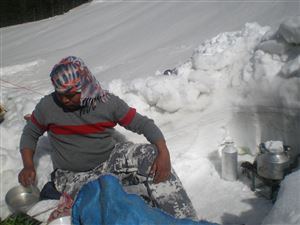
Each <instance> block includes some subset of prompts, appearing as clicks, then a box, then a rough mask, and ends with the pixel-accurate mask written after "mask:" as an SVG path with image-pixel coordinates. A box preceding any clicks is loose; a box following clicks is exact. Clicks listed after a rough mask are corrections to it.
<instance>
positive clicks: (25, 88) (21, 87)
mask: <svg viewBox="0 0 300 225" xmlns="http://www.w3.org/2000/svg"><path fill="white" fill-rule="evenodd" d="M0 80H1V81H2V82H4V83H7V84H10V85H13V86H15V87H17V88H16V89H24V90H27V91H30V92H33V93H36V94H39V95H41V96H44V95H43V94H42V93H40V92H38V91H35V90H32V89H29V88H27V87H24V86H20V85H18V84H14V83H11V82H9V81H6V80H3V79H2V78H0ZM1 87H5V86H1ZM5 88H9V87H5Z"/></svg>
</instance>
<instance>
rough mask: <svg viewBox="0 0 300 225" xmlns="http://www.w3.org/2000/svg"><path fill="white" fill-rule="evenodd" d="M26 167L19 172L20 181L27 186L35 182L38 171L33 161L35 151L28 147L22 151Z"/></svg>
mask: <svg viewBox="0 0 300 225" xmlns="http://www.w3.org/2000/svg"><path fill="white" fill-rule="evenodd" d="M21 155H22V160H23V166H24V168H23V169H22V170H21V171H20V173H19V177H18V178H19V182H20V183H21V184H22V185H23V186H25V187H27V186H29V185H31V184H33V183H34V182H35V177H36V171H35V168H34V163H33V155H34V151H33V150H31V149H28V148H25V149H22V151H21Z"/></svg>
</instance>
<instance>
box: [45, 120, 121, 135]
mask: <svg viewBox="0 0 300 225" xmlns="http://www.w3.org/2000/svg"><path fill="white" fill-rule="evenodd" d="M114 126H116V123H114V122H100V123H94V124H84V125H55V124H52V125H50V126H49V130H50V131H51V132H53V133H54V134H65V135H70V134H94V133H99V132H102V131H104V130H105V129H106V128H113V127H114Z"/></svg>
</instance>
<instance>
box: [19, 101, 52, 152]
mask: <svg viewBox="0 0 300 225" xmlns="http://www.w3.org/2000/svg"><path fill="white" fill-rule="evenodd" d="M44 122H45V119H44V115H43V113H42V103H41V101H40V102H39V103H38V104H37V105H36V107H35V109H34V111H33V112H32V114H31V118H30V120H29V121H27V124H26V125H25V127H24V129H23V133H22V136H21V140H20V151H22V150H23V149H25V148H29V149H31V150H35V148H36V145H37V142H38V139H39V137H40V136H42V135H43V133H44V132H45V131H46V125H45V123H44Z"/></svg>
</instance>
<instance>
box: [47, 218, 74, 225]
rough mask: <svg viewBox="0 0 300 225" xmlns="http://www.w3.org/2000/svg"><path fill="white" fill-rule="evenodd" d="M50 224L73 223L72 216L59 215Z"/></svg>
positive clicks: (67, 224) (65, 224)
mask: <svg viewBox="0 0 300 225" xmlns="http://www.w3.org/2000/svg"><path fill="white" fill-rule="evenodd" d="M48 225H71V216H63V217H59V218H57V219H55V220H52V221H51V222H50V223H48Z"/></svg>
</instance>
